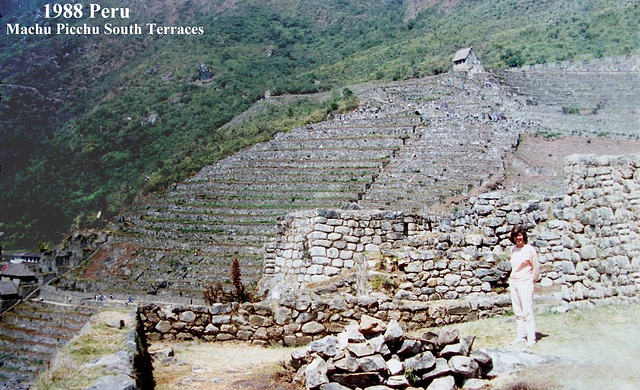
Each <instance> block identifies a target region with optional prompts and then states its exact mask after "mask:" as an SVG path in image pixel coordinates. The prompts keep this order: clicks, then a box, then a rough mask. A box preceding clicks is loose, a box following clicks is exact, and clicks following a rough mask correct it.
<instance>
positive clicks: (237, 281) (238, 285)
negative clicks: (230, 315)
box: [230, 259, 249, 302]
mask: <svg viewBox="0 0 640 390" xmlns="http://www.w3.org/2000/svg"><path fill="white" fill-rule="evenodd" d="M230 276H231V285H232V286H233V296H234V298H235V300H236V301H237V302H246V301H248V300H249V294H248V293H247V290H246V288H245V287H244V284H242V273H241V272H240V262H239V261H238V259H233V260H232V261H231V275H230Z"/></svg>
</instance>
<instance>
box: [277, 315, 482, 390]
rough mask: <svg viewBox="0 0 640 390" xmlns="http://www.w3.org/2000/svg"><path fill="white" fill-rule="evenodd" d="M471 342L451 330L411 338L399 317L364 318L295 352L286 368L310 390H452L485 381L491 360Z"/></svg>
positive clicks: (480, 383)
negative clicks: (389, 319)
mask: <svg viewBox="0 0 640 390" xmlns="http://www.w3.org/2000/svg"><path fill="white" fill-rule="evenodd" d="M474 340H475V336H466V337H460V335H459V334H458V331H457V330H455V329H450V328H444V329H441V330H434V331H427V332H425V333H423V334H422V336H421V337H413V336H410V335H408V334H406V333H405V332H404V331H403V329H402V327H401V325H400V323H399V322H398V321H395V320H391V321H390V322H389V323H385V322H383V321H380V320H377V319H375V318H373V317H369V316H363V317H362V318H361V320H360V322H359V323H357V322H353V323H352V324H350V325H349V326H347V327H346V328H345V330H344V332H342V333H340V334H339V335H337V336H327V337H325V338H323V339H320V340H317V341H314V342H313V343H311V344H310V345H309V346H308V347H307V348H306V349H305V350H300V351H296V352H294V353H293V354H292V359H291V362H290V368H291V369H292V370H296V374H295V376H294V379H293V381H294V382H297V383H300V384H304V386H305V387H306V388H307V389H309V390H349V389H358V388H360V389H363V388H366V389H376V390H386V389H406V388H408V387H410V386H411V387H412V388H413V389H416V390H417V389H427V390H434V389H438V390H452V389H455V388H456V386H460V387H461V386H462V385H463V384H464V383H465V382H467V381H469V380H475V385H476V386H477V385H486V384H488V383H489V381H488V380H486V378H491V376H492V375H491V369H492V358H491V357H490V356H489V355H488V354H487V353H485V352H483V351H481V350H472V347H473V342H474ZM481 378H482V379H485V380H481ZM476 388H478V387H476Z"/></svg>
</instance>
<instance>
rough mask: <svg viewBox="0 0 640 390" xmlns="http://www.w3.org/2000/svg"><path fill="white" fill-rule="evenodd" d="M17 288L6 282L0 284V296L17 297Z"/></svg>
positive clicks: (13, 284)
mask: <svg viewBox="0 0 640 390" xmlns="http://www.w3.org/2000/svg"><path fill="white" fill-rule="evenodd" d="M18 294H19V293H18V286H16V285H15V283H13V282H10V281H8V280H5V281H2V282H0V295H3V296H6V295H18Z"/></svg>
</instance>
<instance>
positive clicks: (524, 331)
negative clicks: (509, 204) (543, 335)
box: [509, 226, 540, 347]
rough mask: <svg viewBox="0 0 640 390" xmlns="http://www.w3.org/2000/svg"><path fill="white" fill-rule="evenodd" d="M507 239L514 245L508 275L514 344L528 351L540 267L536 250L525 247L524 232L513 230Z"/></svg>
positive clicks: (532, 339)
mask: <svg viewBox="0 0 640 390" xmlns="http://www.w3.org/2000/svg"><path fill="white" fill-rule="evenodd" d="M509 238H510V239H511V242H513V243H514V244H515V245H514V246H513V247H512V248H511V275H510V276H509V289H510V290H511V304H512V305H513V312H514V313H515V315H516V324H517V329H518V336H517V337H516V339H515V340H514V341H513V343H514V344H516V343H524V342H526V343H527V346H528V347H532V346H534V345H535V343H536V322H535V319H534V318H533V284H534V283H535V281H536V280H537V279H538V274H539V272H540V263H539V262H538V254H537V252H536V250H535V248H534V247H533V246H531V245H529V244H528V243H527V242H528V238H527V232H526V231H525V230H524V229H523V228H522V227H519V226H518V227H515V228H514V229H513V230H512V231H511V234H510V235H509Z"/></svg>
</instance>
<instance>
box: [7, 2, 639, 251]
mask: <svg viewBox="0 0 640 390" xmlns="http://www.w3.org/2000/svg"><path fill="white" fill-rule="evenodd" d="M45 3H46V1H44V0H25V1H21V2H20V4H17V3H15V2H0V6H1V7H3V9H0V12H2V15H3V22H5V21H6V22H8V21H17V22H20V23H22V24H24V25H33V23H35V21H36V19H34V15H36V10H42V9H43V6H44V4H45ZM101 4H102V5H103V6H104V7H109V6H116V7H117V6H122V4H121V1H117V0H105V1H103V2H101ZM227 5H228V4H227V3H226V2H219V1H204V0H195V1H191V2H189V3H185V4H184V5H182V6H178V7H176V6H175V5H171V6H167V4H165V1H157V2H153V3H150V4H147V5H145V7H146V8H145V9H142V8H140V7H139V6H138V5H136V4H131V5H130V7H131V15H132V18H131V19H129V20H114V21H113V22H114V23H116V24H120V25H123V26H124V25H128V24H132V23H140V24H142V25H144V24H145V23H147V22H149V21H154V22H157V23H159V24H161V25H176V24H181V25H193V26H202V27H203V28H204V30H205V34H204V35H201V36H188V37H187V36H158V35H153V36H150V35H147V34H142V35H132V36H107V35H99V36H71V35H55V36H50V37H47V36H35V35H34V36H26V37H25V36H20V35H9V34H7V35H5V36H3V40H2V41H0V79H1V80H2V88H1V90H0V92H1V93H2V103H1V104H0V164H2V171H1V173H0V174H1V175H2V176H1V178H2V180H0V215H1V216H2V219H1V220H0V231H1V232H4V235H2V236H1V237H0V240H2V241H1V242H0V245H3V246H4V247H5V248H17V247H23V248H36V247H37V246H38V243H39V242H51V241H58V240H59V239H60V238H61V236H62V235H63V234H65V233H66V232H68V231H69V229H70V228H71V227H72V226H82V227H92V226H102V224H104V221H105V220H108V219H110V218H112V217H113V216H114V215H115V214H117V213H118V212H119V211H120V210H121V209H122V208H124V207H127V206H128V205H130V204H131V202H132V200H133V199H134V198H135V197H136V196H138V195H140V194H144V193H148V192H152V191H161V190H163V189H164V188H166V187H167V186H169V185H171V184H172V183H175V182H179V181H181V180H184V179H185V178H187V177H189V176H191V175H193V174H194V173H195V172H197V171H198V170H199V169H200V168H201V167H203V166H205V165H207V164H211V163H213V162H215V161H218V160H219V159H221V158H223V157H225V156H228V155H230V154H232V153H234V152H236V151H238V150H240V149H242V148H245V147H247V146H250V145H252V144H254V143H256V142H261V141H265V140H268V139H269V138H270V137H272V136H273V134H275V133H276V132H279V131H288V130H290V129H292V128H293V127H295V126H301V125H303V124H307V123H310V122H318V121H322V120H324V119H326V118H327V116H330V115H333V114H334V113H339V112H344V111H348V110H350V109H352V108H353V107H355V106H356V105H357V97H356V96H355V94H354V93H353V91H351V90H350V89H348V88H346V86H348V85H352V84H355V83H358V82H363V81H370V80H382V81H389V80H398V79H406V78H411V77H420V76H426V75H431V74H436V73H440V72H443V71H446V70H448V69H449V68H450V60H451V56H452V54H453V53H454V52H455V51H456V50H457V49H459V48H460V47H466V46H473V47H474V48H475V49H476V51H477V52H478V53H479V55H480V58H481V59H482V60H483V62H484V63H485V64H486V65H488V66H490V67H508V66H519V65H522V64H534V63H544V62H553V61H562V60H588V59H591V58H594V57H602V56H613V55H621V54H638V53H640V44H639V40H640V37H639V36H638V34H637V28H638V24H637V21H638V20H639V19H640V9H639V6H638V4H637V3H635V2H617V1H615V0H580V1H575V2H566V1H560V0H553V1H548V2H544V3H540V2H519V1H514V0H497V1H489V0H480V1H474V2H460V3H459V4H458V5H457V6H456V7H454V8H453V9H451V10H450V11H447V12H445V11H443V10H441V9H440V8H439V6H437V5H436V6H433V7H430V8H427V9H425V10H423V11H422V12H421V13H420V14H418V15H417V16H416V18H414V19H411V20H404V17H405V6H404V5H403V4H401V2H391V3H390V2H387V1H382V0H375V1H370V2H359V1H354V0H329V1H322V2H315V1H307V2H301V1H294V0H286V1H285V0H277V1H274V2H270V3H269V6H268V7H265V6H264V4H263V1H259V0H248V1H244V2H238V3H237V4H236V5H234V6H228V7H227ZM37 21H39V22H41V23H48V21H44V22H43V21H42V19H37ZM85 22H87V20H84V19H80V20H75V21H74V20H70V21H69V23H70V24H74V23H75V24H82V23H85ZM201 63H204V64H206V65H207V67H208V68H209V69H210V70H211V72H212V73H213V74H214V77H213V79H212V80H211V82H208V83H204V82H200V81H199V80H198V77H197V76H198V67H199V65H200V64H201ZM34 88H35V89H34ZM266 91H270V93H271V95H273V96H281V95H285V94H304V96H303V97H298V98H284V97H282V98H278V99H268V100H263V101H261V102H260V103H259V104H258V105H256V106H254V107H255V108H256V111H253V110H252V111H251V113H250V114H249V113H248V114H246V115H243V116H242V118H243V119H244V120H240V121H238V122H236V121H233V122H232V119H233V118H236V117H237V116H238V115H240V114H241V113H243V112H245V111H246V110H247V109H249V108H250V107H252V106H253V105H254V104H255V103H256V102H258V101H260V100H261V99H262V97H263V96H265V92H266ZM315 92H329V93H328V94H326V97H324V98H322V99H318V98H315V95H309V94H311V93H315ZM365 168H366V167H365Z"/></svg>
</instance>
